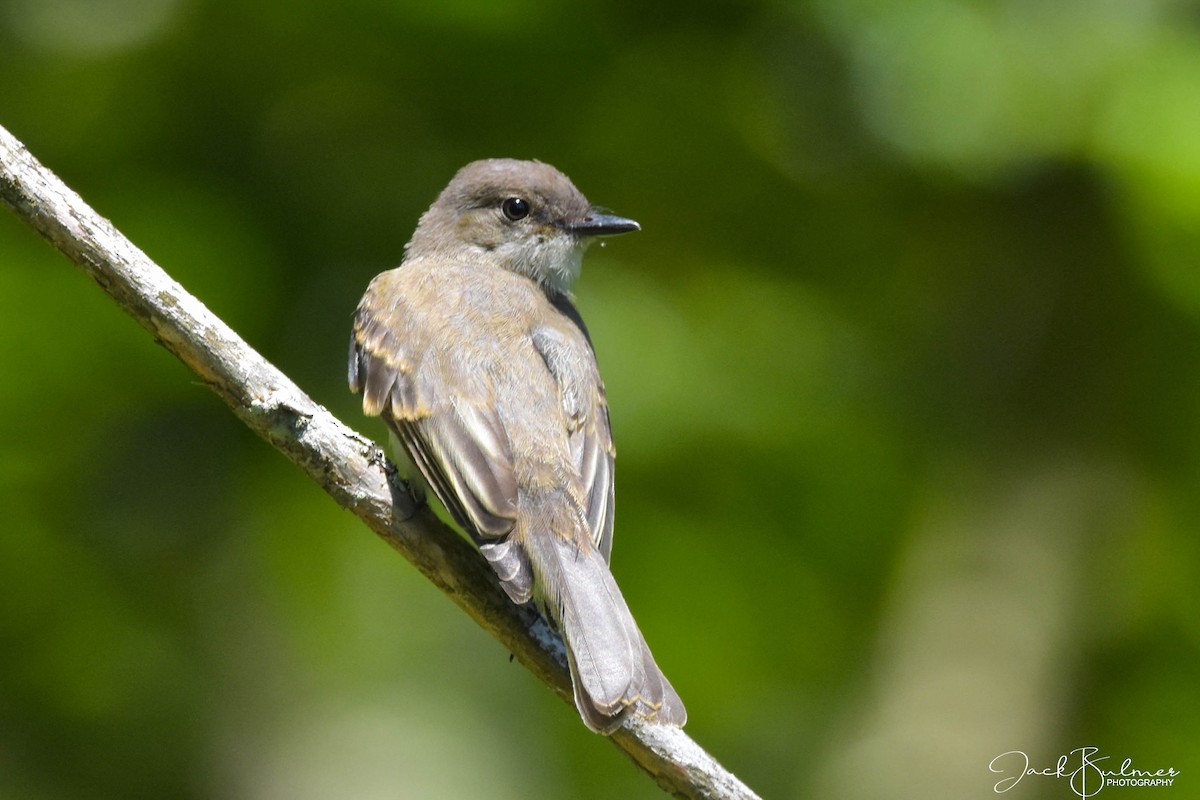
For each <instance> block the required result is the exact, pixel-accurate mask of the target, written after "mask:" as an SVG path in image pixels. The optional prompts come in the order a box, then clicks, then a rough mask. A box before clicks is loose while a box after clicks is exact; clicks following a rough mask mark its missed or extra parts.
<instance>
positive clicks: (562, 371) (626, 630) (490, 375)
mask: <svg viewBox="0 0 1200 800" xmlns="http://www.w3.org/2000/svg"><path fill="white" fill-rule="evenodd" d="M640 227H641V226H640V225H638V223H637V222H635V221H633V220H631V219H626V218H624V217H619V216H616V215H614V214H611V213H609V212H608V211H606V210H604V209H602V208H599V207H597V206H593V205H592V204H591V203H589V202H588V200H587V199H586V198H585V197H584V196H583V194H582V193H580V191H579V190H578V189H577V188H575V185H574V184H573V183H572V182H571V181H570V179H569V178H567V176H566V175H564V174H563V173H562V172H560V171H559V170H557V169H556V168H554V167H552V166H550V165H549V164H545V163H542V162H540V161H521V160H514V159H485V160H481V161H475V162H472V163H470V164H467V165H466V166H464V167H463V168H462V169H460V170H459V171H458V172H457V173H456V174H455V176H454V177H453V179H452V180H451V181H450V183H449V184H448V185H447V186H446V188H445V189H444V190H443V191H442V192H441V193H440V194H439V195H438V197H437V199H436V200H435V201H434V203H433V204H432V205H431V206H430V207H429V209H428V210H427V211H426V212H425V213H424V214H423V215H422V216H421V218H420V220H419V221H418V224H417V227H416V230H415V232H414V233H413V235H412V238H411V239H410V240H409V242H408V244H407V245H405V249H404V256H403V259H402V260H401V263H400V266H398V267H396V268H395V269H391V270H388V271H386V272H383V273H381V274H379V275H377V276H376V277H375V278H374V279H372V281H371V282H370V284H369V285H368V287H367V290H366V292H365V294H364V295H363V297H362V300H361V301H360V303H359V304H358V307H357V309H356V311H355V314H354V322H353V332H352V335H351V340H350V357H349V373H348V378H349V384H350V389H351V391H352V392H354V393H361V394H362V407H363V411H364V413H365V414H366V415H368V416H380V417H382V418H383V420H384V421H385V423H386V425H387V427H388V429H389V431H390V434H391V438H392V439H393V444H394V445H396V446H395V447H394V448H393V455H394V457H395V460H396V462H397V466H398V469H399V470H400V472H401V474H402V475H403V476H404V477H405V478H406V479H408V481H409V482H410V485H411V486H413V487H414V488H415V491H416V493H417V494H418V496H425V495H427V494H429V493H432V495H433V496H434V497H435V498H436V499H437V500H438V501H439V502H440V503H441V504H442V505H443V506H444V507H445V508H446V510H447V511H448V512H449V515H450V516H451V517H452V518H453V520H454V521H455V522H456V523H457V525H458V526H459V527H461V528H462V529H463V531H464V532H465V533H466V534H467V535H469V536H470V538H471V539H472V540H473V541H474V542H475V544H476V545H477V547H478V548H479V551H480V552H481V553H482V555H483V556H484V558H485V559H486V560H487V561H488V563H489V564H490V565H491V567H492V569H493V570H494V571H495V574H496V576H497V578H498V579H499V582H500V585H501V587H502V588H503V589H504V591H505V592H506V593H507V595H508V597H509V598H510V599H511V600H512V601H513V602H514V603H517V604H524V603H529V602H533V603H534V604H535V606H536V607H537V608H538V609H539V611H540V612H541V613H542V614H543V615H544V616H546V617H548V618H549V620H550V622H551V623H552V625H553V626H554V627H555V629H556V630H558V631H559V632H560V634H561V636H562V639H563V643H564V645H565V649H566V653H567V662H568V666H569V669H570V673H571V682H572V687H573V694H574V700H575V706H576V708H577V710H578V712H579V714H580V717H581V718H582V720H583V722H584V724H585V725H586V726H587V727H588V728H589V729H591V730H592V731H595V732H598V733H602V734H610V733H612V732H613V731H614V730H616V729H617V728H618V727H620V726H621V725H622V724H623V723H624V722H625V721H626V720H627V719H629V718H632V717H636V718H641V719H644V720H648V721H650V722H655V723H660V724H665V725H676V726H682V725H683V724H684V723H685V722H686V721H687V712H686V710H685V708H684V705H683V702H682V701H681V700H680V698H679V695H678V693H677V692H676V691H675V689H674V688H673V687H672V686H671V684H670V682H669V681H668V680H667V678H666V676H665V675H663V673H662V670H660V669H659V667H658V665H657V663H656V662H655V660H654V657H653V656H652V655H651V653H650V649H649V647H648V646H647V644H646V641H645V638H644V637H643V636H642V633H641V631H640V630H639V629H638V626H637V623H636V622H635V621H634V618H633V615H632V613H631V612H630V610H629V607H628V605H627V604H626V602H625V599H624V597H623V596H622V594H621V591H620V589H619V588H618V586H617V583H616V581H615V580H614V579H613V576H612V573H611V572H610V569H609V562H610V558H611V553H612V541H613V518H614V517H613V515H614V497H615V495H614V480H613V479H614V458H615V456H616V450H615V448H614V446H613V440H612V433H611V426H610V418H609V411H608V400H607V397H606V395H605V390H604V382H603V380H602V379H601V376H600V371H599V367H598V366H597V362H596V356H595V352H594V350H593V347H592V342H591V337H590V335H589V333H588V330H587V327H586V326H585V324H584V321H583V318H582V317H581V316H580V314H579V311H578V310H577V309H576V306H575V303H574V298H573V295H572V293H571V287H572V285H573V283H574V281H575V279H576V278H577V277H578V275H579V271H580V267H581V260H582V257H583V253H584V251H585V250H586V249H587V247H588V245H589V244H590V243H592V242H593V241H595V240H597V239H598V238H599V237H605V236H612V235H617V234H622V233H628V232H630V231H635V230H640Z"/></svg>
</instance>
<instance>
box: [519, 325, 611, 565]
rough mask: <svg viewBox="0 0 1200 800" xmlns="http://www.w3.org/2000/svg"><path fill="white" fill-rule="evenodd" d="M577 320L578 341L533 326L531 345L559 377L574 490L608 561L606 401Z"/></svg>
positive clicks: (609, 517) (609, 451) (609, 537)
mask: <svg viewBox="0 0 1200 800" xmlns="http://www.w3.org/2000/svg"><path fill="white" fill-rule="evenodd" d="M564 302H565V301H564ZM556 305H557V304H556ZM572 310H573V309H572ZM573 321H574V320H573ZM576 324H577V325H579V326H580V327H579V330H580V332H581V333H583V334H584V340H583V342H582V343H581V342H580V341H579V340H578V338H576V337H573V336H570V335H567V334H566V333H564V332H563V331H562V330H560V329H558V328H556V327H553V326H544V327H539V328H535V329H534V330H533V332H532V338H533V345H534V347H535V348H536V349H537V351H538V353H539V354H541V356H542V360H543V361H545V363H546V367H547V369H549V370H550V372H551V374H552V375H554V378H555V380H556V381H557V383H558V387H559V394H560V397H561V400H562V405H563V410H564V411H565V412H566V417H567V420H568V421H569V426H570V427H569V430H568V437H569V440H570V445H571V457H572V461H573V462H574V466H575V469H576V471H577V473H578V476H579V489H580V490H581V491H579V492H578V495H579V496H581V498H582V500H583V505H584V511H585V514H586V517H587V523H588V529H589V531H590V532H591V535H592V541H593V543H594V544H595V545H596V549H598V550H599V551H600V553H601V554H602V555H603V556H604V560H605V561H606V562H607V561H608V560H609V557H610V555H611V552H612V532H613V511H614V499H615V492H614V487H615V483H614V481H613V463H614V457H615V455H616V451H615V450H614V448H613V443H612V434H611V432H610V429H609V418H608V401H607V399H606V398H605V396H604V384H603V382H602V381H601V380H600V372H599V370H598V369H597V367H596V359H595V355H594V354H593V353H592V349H591V344H590V342H588V341H587V339H586V331H585V330H584V329H583V328H582V323H581V322H577V323H576Z"/></svg>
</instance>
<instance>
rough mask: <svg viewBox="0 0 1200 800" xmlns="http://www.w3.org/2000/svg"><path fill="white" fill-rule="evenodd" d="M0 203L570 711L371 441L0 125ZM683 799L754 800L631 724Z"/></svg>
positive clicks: (670, 735) (648, 761)
mask: <svg viewBox="0 0 1200 800" xmlns="http://www.w3.org/2000/svg"><path fill="white" fill-rule="evenodd" d="M0 200H2V201H3V202H4V204H5V205H7V206H8V207H9V208H11V209H12V210H13V211H14V212H15V213H16V215H17V216H18V217H20V218H21V219H22V220H24V221H25V222H26V223H28V224H29V225H30V226H31V227H33V228H34V229H35V230H37V231H38V232H39V233H40V234H41V235H42V236H43V237H45V238H46V239H47V240H49V241H50V243H51V244H53V245H54V246H55V247H57V248H58V249H59V250H60V251H61V252H62V253H63V254H64V255H65V256H66V257H67V258H69V259H70V260H71V261H72V262H74V263H75V264H76V265H78V266H79V267H81V268H82V269H83V270H84V271H85V272H87V273H88V274H89V275H91V276H92V278H93V279H94V280H95V281H96V283H98V284H100V287H101V288H102V289H104V291H105V292H107V293H108V294H109V295H111V296H112V298H113V299H114V300H116V301H117V303H118V304H119V305H120V306H121V307H122V308H123V309H124V310H125V312H126V313H128V314H129V315H130V316H132V317H133V318H134V319H136V320H137V321H138V323H139V324H141V326H142V327H143V328H145V329H146V330H147V331H149V332H150V334H151V335H152V336H154V338H155V339H156V340H157V341H158V342H159V343H161V344H162V345H163V346H164V347H166V348H167V349H168V350H169V351H171V352H172V353H174V354H175V355H176V356H177V357H178V358H179V359H180V360H181V361H183V362H184V363H185V364H187V365H188V366H189V367H190V368H191V369H192V370H194V371H195V373H196V374H197V375H199V376H200V378H201V379H203V380H204V382H205V383H207V384H208V386H209V387H210V388H212V390H213V391H215V392H216V393H217V394H218V395H219V396H220V397H221V398H222V399H223V400H224V401H225V402H226V403H227V404H228V405H229V407H230V409H231V410H232V411H233V413H234V414H236V415H237V416H238V418H239V419H241V420H242V422H244V423H245V424H246V425H247V426H248V427H249V428H250V429H251V430H252V431H254V432H255V433H257V434H258V435H259V436H261V437H262V438H263V439H265V440H267V441H268V442H270V443H271V444H272V445H273V446H274V447H275V448H276V449H277V450H279V451H280V452H282V453H283V454H284V455H286V456H287V457H288V458H289V459H291V460H292V462H293V463H295V464H296V465H297V466H298V467H300V468H301V469H302V470H304V472H305V473H307V474H308V476H309V477H310V478H312V479H313V480H314V481H316V483H317V484H318V485H319V486H320V487H321V488H322V489H324V490H325V491H326V492H327V493H328V494H329V495H330V496H331V497H333V499H334V500H335V501H336V502H337V503H338V504H339V505H341V506H342V507H343V508H346V509H348V510H350V511H352V512H353V513H354V514H355V515H357V516H358V517H359V518H360V519H361V520H362V521H363V522H365V523H366V524H367V526H368V527H369V528H371V530H373V531H375V533H377V534H378V535H379V536H380V537H382V538H383V539H384V540H385V541H386V542H387V543H388V544H390V545H391V546H392V547H394V548H395V549H396V550H398V551H399V552H400V553H401V555H403V556H404V557H405V558H407V559H408V560H409V561H411V562H412V563H413V564H414V565H415V566H416V567H417V569H419V570H420V571H421V572H422V574H424V575H425V577H427V578H429V580H431V581H432V582H433V583H434V584H435V585H436V586H437V587H438V588H439V589H441V590H442V591H443V592H445V593H446V594H448V595H449V596H450V598H451V599H452V600H454V602H455V603H457V604H458V605H459V607H461V608H462V609H463V610H464V611H466V612H467V614H469V615H470V616H471V618H472V619H474V620H475V621H476V622H478V623H479V624H480V625H481V626H482V627H483V628H484V629H485V630H487V631H488V632H489V633H491V634H492V635H493V636H494V637H496V639H497V640H499V642H500V643H501V644H502V645H503V646H504V647H505V648H506V649H507V650H509V651H510V652H511V653H513V654H514V655H515V656H516V658H517V660H518V661H520V662H521V663H522V664H524V665H525V666H526V667H527V668H529V670H530V671H532V672H533V673H534V674H535V675H537V677H538V678H540V679H541V680H542V681H543V682H544V683H546V684H547V685H549V686H550V687H551V688H552V689H553V690H554V691H555V692H557V693H558V695H559V697H561V698H562V699H563V700H565V701H566V702H567V703H568V704H570V703H571V702H572V700H571V684H570V676H569V674H568V672H567V667H566V658H565V655H564V653H563V649H562V644H561V642H559V641H558V639H557V638H556V637H555V636H554V635H553V634H551V633H550V631H549V630H548V629H547V627H546V625H545V623H544V622H542V620H541V618H540V617H538V616H537V615H536V614H535V613H533V612H532V611H530V610H529V609H528V608H523V607H517V606H514V605H513V604H512V603H511V602H510V601H509V599H508V597H507V596H506V595H505V594H504V592H503V591H502V590H501V589H500V587H499V584H498V583H497V581H496V579H495V576H494V575H493V574H492V571H491V569H490V568H488V566H487V565H486V564H485V562H484V560H483V558H482V557H481V556H480V555H479V554H478V553H477V552H476V551H475V549H474V548H473V547H472V546H471V545H470V544H469V543H468V542H467V541H466V540H465V539H464V538H463V537H461V536H459V535H458V534H456V533H455V532H454V531H452V530H451V529H449V528H447V527H446V526H445V525H443V524H442V523H441V522H439V521H438V520H437V518H436V517H434V515H433V514H432V513H431V512H430V511H429V509H428V508H427V507H424V506H417V505H416V504H415V503H414V502H413V500H412V498H411V497H410V496H409V495H408V494H407V492H406V490H405V488H404V487H403V485H402V484H400V483H398V482H396V481H393V480H391V477H392V476H393V475H394V470H393V469H392V467H391V465H390V464H389V463H388V462H387V460H386V458H385V457H384V455H383V453H382V451H380V449H379V448H378V447H377V446H376V445H375V444H374V443H373V442H371V440H369V439H367V438H365V437H363V436H362V435H360V434H358V433H356V432H355V431H353V430H351V429H350V428H349V427H347V426H346V425H344V424H343V423H342V422H340V421H338V420H337V419H336V418H335V417H334V416H333V415H332V414H330V413H329V412H328V411H327V410H326V409H325V408H324V407H322V406H320V405H318V404H317V403H316V402H314V401H313V400H312V399H311V398H310V397H308V396H307V395H306V394H305V393H304V392H302V391H301V390H300V389H299V387H297V386H296V385H295V384H294V383H292V381H291V380H290V379H289V378H288V377H287V376H286V375H284V374H283V373H282V372H280V371H279V370H278V369H276V368H275V367H274V366H272V365H271V364H270V363H269V362H268V361H267V360H266V359H264V358H263V357H262V356H261V355H259V354H258V353H257V352H256V351H255V350H254V349H252V348H251V347H250V346H249V345H248V344H246V343H245V342H244V341H242V339H241V338H239V337H238V335H237V334H236V333H234V332H233V330H232V329H230V328H229V326H228V325H226V324H225V323H224V322H222V321H221V320H220V319H218V318H217V317H216V315H214V314H213V313H212V312H211V311H209V310H208V309H207V308H206V307H205V306H204V305H203V304H202V303H201V302H200V301H199V300H197V299H196V298H194V297H192V296H191V295H190V294H188V293H187V292H186V291H185V290H184V288H183V287H182V286H181V285H179V284H178V283H177V282H175V281H174V280H173V279H172V278H171V277H170V276H169V275H167V274H166V273H165V272H164V271H163V270H162V269H161V268H159V267H158V266H157V265H156V264H154V262H152V261H151V260H150V259H149V258H148V257H147V256H146V255H145V254H144V253H143V252H142V251H141V250H139V249H138V248H137V247H135V246H134V245H133V243H131V242H130V241H129V240H128V239H126V238H125V237H124V236H122V235H121V233H120V232H119V231H117V230H116V229H115V228H114V227H113V226H112V224H111V223H109V222H108V220H106V219H104V218H102V217H100V216H99V215H98V214H96V212H95V211H93V210H92V209H91V208H90V207H89V206H88V205H87V204H85V203H84V202H83V200H82V199H80V197H79V195H77V194H76V193H75V192H73V191H71V189H69V188H68V187H67V186H66V185H65V184H63V183H62V181H60V180H59V179H58V178H57V177H56V176H55V175H54V174H53V173H51V172H50V171H49V170H47V169H46V168H45V167H43V166H42V165H41V164H40V163H38V161H37V160H36V159H35V158H34V157H33V156H32V155H30V154H29V152H28V151H27V150H26V149H25V147H24V146H23V145H22V144H21V143H20V142H19V141H17V139H16V138H14V137H13V136H12V134H10V133H9V132H8V131H7V130H5V129H4V128H3V127H0ZM611 739H612V741H613V743H614V744H616V745H617V747H619V748H621V749H622V750H624V751H625V753H627V754H628V755H629V757H630V758H632V759H633V760H634V762H635V763H637V764H638V766H640V767H641V768H642V769H644V770H645V771H646V772H647V773H649V774H650V776H651V777H653V778H654V780H655V781H657V782H658V784H659V785H660V786H661V787H662V788H663V789H665V790H666V791H668V792H670V793H672V794H674V795H676V796H679V797H696V798H701V797H702V798H738V799H739V800H741V799H748V798H755V797H756V795H755V794H754V793H753V792H752V791H751V790H750V789H749V788H747V787H746V785H745V784H743V783H742V782H741V781H740V780H738V778H737V777H736V776H734V775H733V774H731V773H729V772H728V771H726V770H725V769H724V768H723V767H722V766H721V765H720V764H719V763H717V761H716V760H715V759H714V758H713V757H712V756H710V755H709V754H708V753H706V752H705V751H704V750H703V749H701V748H700V746H699V745H697V744H696V743H695V742H693V741H692V739H691V738H690V737H689V736H688V735H687V734H686V733H684V732H683V731H682V730H680V729H679V728H672V727H668V726H662V725H654V724H651V723H646V722H643V721H640V720H632V721H630V722H629V723H627V724H626V726H625V727H623V728H621V729H620V730H618V731H617V732H616V733H614V734H613V735H612V737H611Z"/></svg>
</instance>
